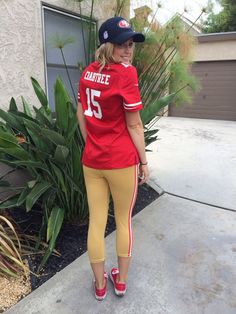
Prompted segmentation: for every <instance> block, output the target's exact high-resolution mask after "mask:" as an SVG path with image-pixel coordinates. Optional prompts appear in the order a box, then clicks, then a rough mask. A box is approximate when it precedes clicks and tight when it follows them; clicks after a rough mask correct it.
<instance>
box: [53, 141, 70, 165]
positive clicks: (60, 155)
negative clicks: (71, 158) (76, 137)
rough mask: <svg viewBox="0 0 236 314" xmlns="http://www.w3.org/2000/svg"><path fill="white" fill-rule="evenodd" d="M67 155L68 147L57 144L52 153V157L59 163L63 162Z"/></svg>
mask: <svg viewBox="0 0 236 314" xmlns="http://www.w3.org/2000/svg"><path fill="white" fill-rule="evenodd" d="M68 155H69V149H68V148H67V147H66V146H62V145H57V148H56V151H55V154H54V159H55V161H56V162H59V163H61V164H63V163H65V162H66V160H67V156H68Z"/></svg>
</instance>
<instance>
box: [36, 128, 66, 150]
mask: <svg viewBox="0 0 236 314" xmlns="http://www.w3.org/2000/svg"><path fill="white" fill-rule="evenodd" d="M41 132H42V134H43V135H44V136H45V137H47V138H48V139H49V140H50V141H51V142H52V143H54V144H55V145H63V146H65V145H66V140H65V138H64V137H63V136H62V135H61V134H60V133H58V132H56V131H53V130H49V129H42V130H41Z"/></svg>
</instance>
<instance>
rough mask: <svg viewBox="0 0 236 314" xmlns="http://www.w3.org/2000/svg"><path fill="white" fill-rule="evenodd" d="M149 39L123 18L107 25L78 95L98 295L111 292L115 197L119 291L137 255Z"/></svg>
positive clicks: (90, 248) (116, 281)
mask: <svg viewBox="0 0 236 314" xmlns="http://www.w3.org/2000/svg"><path fill="white" fill-rule="evenodd" d="M144 40H145V37H144V35H143V34H141V33H135V32H134V31H133V30H132V29H131V27H130V25H129V23H128V22H127V21H126V20H125V19H123V18H122V17H114V18H111V19H108V20H107V21H105V22H104V23H103V24H102V25H101V27H100V29H99V41H100V47H99V48H98V50H97V51H96V61H95V62H93V63H91V64H90V65H89V66H88V67H87V68H86V69H85V70H84V72H83V74H82V76H81V79H80V84H79V93H78V100H79V103H78V111H77V116H78V121H79V125H80V129H81V133H82V135H83V138H84V140H85V149H84V153H83V158H82V163H83V170H84V177H85V184H86V190H87V196H88V204H89V231H88V255H89V259H90V263H91V267H92V270H93V273H94V276H95V280H94V290H95V297H96V299H98V300H103V299H104V298H105V296H106V292H107V278H108V276H107V273H106V272H105V269H104V263H105V248H104V233H105V227H106V223H107V215H108V204H109V194H110V193H111V195H112V198H113V202H114V212H115V220H116V228H117V233H116V251H117V256H118V268H112V270H111V273H110V279H111V280H112V282H113V285H114V290H115V293H116V294H117V295H119V296H123V295H124V294H125V292H126V282H127V273H128V268H129V264H130V259H131V251H132V226H131V214H132V209H133V206H134V203H135V199H136V194H137V184H138V173H139V177H140V182H139V183H140V184H143V183H144V182H146V181H147V179H148V176H149V171H148V166H147V159H146V154H145V144H144V133H143V126H142V122H141V119H140V115H139V110H140V109H142V102H141V99H140V92H139V88H138V78H137V72H136V69H135V67H133V66H132V65H131V63H130V62H131V60H132V57H133V50H134V42H143V41H144Z"/></svg>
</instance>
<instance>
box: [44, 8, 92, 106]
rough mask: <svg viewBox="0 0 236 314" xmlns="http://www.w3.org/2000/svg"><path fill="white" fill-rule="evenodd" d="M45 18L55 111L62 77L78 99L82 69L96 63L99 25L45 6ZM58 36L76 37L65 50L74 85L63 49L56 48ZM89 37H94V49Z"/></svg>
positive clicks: (48, 71)
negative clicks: (58, 77) (55, 95)
mask: <svg viewBox="0 0 236 314" xmlns="http://www.w3.org/2000/svg"><path fill="white" fill-rule="evenodd" d="M43 18H44V47H45V67H46V86H47V95H48V99H49V103H50V107H51V109H52V111H54V110H55V103H54V84H55V81H56V78H57V76H58V75H59V76H60V77H61V79H62V80H63V82H64V84H65V86H66V88H67V90H68V92H69V94H70V95H71V97H72V99H73V100H74V95H75V97H76V99H77V90H78V82H79V78H80V74H81V72H80V71H79V67H80V66H82V67H85V66H86V65H87V64H88V63H89V62H90V61H91V60H92V58H93V54H92V52H94V51H95V31H96V22H95V21H92V22H91V21H90V20H87V19H85V18H81V17H79V16H76V15H73V14H70V13H66V12H62V11H59V10H57V9H54V8H49V7H46V6H43ZM90 29H91V33H90ZM89 33H90V34H91V35H90V36H89ZM55 36H58V37H59V38H60V39H61V38H62V39H66V38H68V37H70V38H71V37H72V38H73V41H74V42H73V43H70V44H66V45H65V46H64V48H63V49H62V50H63V55H64V58H65V62H66V65H67V69H68V72H69V76H70V80H71V84H70V81H69V79H68V75H67V72H66V68H65V66H64V61H63V56H62V53H61V50H60V49H59V48H55V40H54V39H53V38H55ZM89 37H90V38H91V40H90V49H89ZM88 50H90V53H88ZM71 85H72V88H73V91H72V88H71Z"/></svg>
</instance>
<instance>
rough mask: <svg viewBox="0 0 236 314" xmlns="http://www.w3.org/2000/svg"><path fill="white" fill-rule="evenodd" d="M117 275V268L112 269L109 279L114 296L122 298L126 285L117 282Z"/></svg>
mask: <svg viewBox="0 0 236 314" xmlns="http://www.w3.org/2000/svg"><path fill="white" fill-rule="evenodd" d="M118 274H119V269H118V268H112V270H111V272H110V279H111V281H112V282H113V285H114V290H115V294H116V295H118V296H119V297H123V295H124V294H125V292H126V283H125V282H117V277H118Z"/></svg>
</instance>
